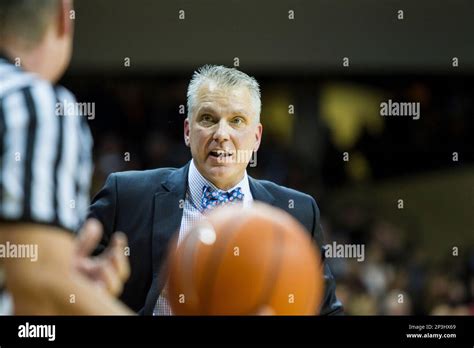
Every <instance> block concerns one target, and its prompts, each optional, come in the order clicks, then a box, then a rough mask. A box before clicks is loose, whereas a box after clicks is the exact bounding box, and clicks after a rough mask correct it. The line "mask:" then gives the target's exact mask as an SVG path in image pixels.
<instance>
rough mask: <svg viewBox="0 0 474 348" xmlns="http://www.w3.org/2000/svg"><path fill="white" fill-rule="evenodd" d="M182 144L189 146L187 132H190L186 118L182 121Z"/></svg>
mask: <svg viewBox="0 0 474 348" xmlns="http://www.w3.org/2000/svg"><path fill="white" fill-rule="evenodd" d="M183 128H184V143H185V144H186V146H187V147H189V146H190V140H189V132H190V124H189V119H188V118H187V117H186V118H185V119H184V127H183Z"/></svg>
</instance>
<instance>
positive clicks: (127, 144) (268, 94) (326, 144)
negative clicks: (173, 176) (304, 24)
mask: <svg viewBox="0 0 474 348" xmlns="http://www.w3.org/2000/svg"><path fill="white" fill-rule="evenodd" d="M64 82H65V84H66V86H67V87H69V88H70V89H71V90H73V91H74V92H75V93H76V95H77V96H78V99H79V101H85V102H94V103H95V104H96V114H97V115H96V117H95V119H94V120H91V121H90V126H91V129H92V131H93V135H94V139H95V148H94V156H95V166H96V168H95V175H94V181H93V183H94V184H93V193H95V192H97V190H98V189H99V188H100V187H101V186H102V185H103V183H104V181H105V179H106V178H107V176H108V175H109V174H110V173H112V172H117V171H124V170H141V169H151V168H157V167H168V166H171V167H180V166H182V165H184V164H185V163H186V162H187V161H188V160H190V158H191V156H190V153H189V149H188V148H186V147H185V146H184V142H183V121H184V118H185V116H186V115H185V108H184V106H185V105H186V99H185V96H186V87H187V79H186V78H183V79H178V80H176V78H163V77H160V78H151V77H147V78H145V77H137V78H133V79H131V78H120V77H107V78H98V77H74V76H70V77H67V78H66V80H65V81H64ZM260 82H261V86H262V103H263V105H262V107H263V110H262V122H263V124H264V137H263V143H262V146H261V149H260V151H259V152H258V158H257V166H256V167H255V168H249V174H250V175H252V176H255V177H257V178H260V179H267V180H271V181H274V182H276V183H280V184H282V185H286V186H289V187H293V188H295V189H298V190H301V191H304V192H307V193H309V194H311V195H313V196H314V197H316V198H317V200H318V203H319V205H320V207H321V209H322V211H323V212H324V207H325V203H326V202H328V201H329V200H330V197H331V190H332V189H333V188H336V187H343V186H349V187H350V186H351V185H357V184H359V183H361V182H362V183H367V182H369V183H370V182H376V181H380V180H384V179H386V178H389V177H396V176H400V175H409V174H411V173H416V172H420V171H431V170H437V169H442V168H447V167H449V166H452V165H453V161H452V152H453V151H457V152H459V153H460V154H461V155H462V156H463V163H469V162H470V163H474V153H473V150H472V149H474V141H473V139H474V138H473V137H472V136H471V134H472V132H473V131H474V119H473V118H472V117H471V116H470V115H472V114H473V113H474V103H473V102H472V100H471V96H472V94H473V92H474V91H473V89H474V88H473V86H472V84H468V83H467V81H464V80H462V79H460V78H457V79H456V78H452V80H451V81H450V82H448V83H446V82H445V79H442V78H438V79H436V78H425V79H422V78H420V79H414V78H412V79H411V80H410V79H405V78H404V77H399V78H395V77H390V78H382V77H378V78H365V79H363V78H354V79H352V80H351V81H350V82H348V81H345V80H336V81H335V82H334V81H332V80H331V81H322V82H319V83H318V84H315V83H314V82H312V81H309V82H308V80H307V79H301V81H300V80H297V81H294V80H291V81H286V82H285V81H284V82H281V81H277V82H275V81H274V80H271V79H267V80H265V79H262V80H261V81H260ZM295 86H297V87H295ZM388 98H391V99H394V100H402V101H417V102H420V103H421V118H420V120H418V121H413V120H411V119H397V120H393V119H390V120H382V117H381V116H380V114H379V107H378V105H379V104H380V101H382V100H386V99H388ZM289 105H292V106H293V107H294V113H292V112H290V111H289V110H290V108H289ZM348 125H351V127H350V128H349V127H348ZM408 125H409V126H408ZM344 152H348V153H350V154H351V156H352V157H351V161H349V162H345V161H344V160H343V154H344ZM322 217H323V228H324V230H325V233H326V241H328V242H329V241H333V240H334V241H337V242H338V243H357V244H361V243H362V244H364V245H365V260H364V262H358V261H357V260H355V259H336V258H334V259H329V262H330V264H331V267H332V270H333V273H334V275H335V277H336V279H337V286H338V289H337V293H338V296H339V298H340V299H341V301H342V302H343V304H344V306H345V310H346V312H347V313H348V314H356V315H365V314H366V315H371V314H387V315H396V314H471V315H472V314H474V302H473V301H474V249H472V250H471V251H470V252H466V251H463V252H460V253H459V256H456V257H454V256H453V257H450V258H448V259H446V260H441V261H433V260H432V258H431V257H430V255H429V254H428V253H427V252H426V251H425V250H424V249H423V245H422V244H421V243H419V242H418V241H417V240H416V239H414V238H408V237H407V236H409V235H416V233H411V234H410V233H409V232H413V231H405V230H403V228H401V227H400V226H398V225H397V224H396V223H393V222H391V221H388V220H386V219H384V218H382V217H380V216H372V215H371V211H369V210H367V209H365V208H363V207H361V206H357V205H354V204H352V205H348V206H347V207H346V208H345V209H343V210H342V211H341V212H340V213H339V214H335V215H334V216H330V215H329V214H324V213H323V214H322Z"/></svg>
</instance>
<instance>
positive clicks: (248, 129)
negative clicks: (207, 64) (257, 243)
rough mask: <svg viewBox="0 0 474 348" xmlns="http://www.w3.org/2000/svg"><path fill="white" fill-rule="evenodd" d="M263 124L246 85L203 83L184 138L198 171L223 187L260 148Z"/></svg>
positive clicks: (238, 177)
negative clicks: (231, 86)
mask: <svg viewBox="0 0 474 348" xmlns="http://www.w3.org/2000/svg"><path fill="white" fill-rule="evenodd" d="M261 137H262V125H261V123H259V122H258V115H257V114H256V110H255V107H254V104H253V102H252V97H251V94H250V92H249V90H248V88H247V87H235V88H229V89H223V88H221V87H219V86H217V84H216V83H215V82H213V81H208V82H205V83H203V84H202V85H201V86H200V88H199V90H198V93H197V96H196V105H195V107H194V111H193V114H192V117H191V120H189V119H186V120H185V121H184V138H185V142H186V145H187V146H189V147H190V148H191V154H192V156H193V159H194V163H195V165H196V167H197V169H198V170H199V172H200V173H201V174H202V175H203V176H204V177H205V178H206V179H207V180H209V181H210V182H212V183H213V184H214V185H216V186H217V187H218V188H220V189H222V190H228V189H230V188H232V187H233V186H235V185H236V184H237V183H238V182H239V181H240V180H241V179H242V178H243V175H244V172H245V169H246V168H247V165H248V163H249V161H250V159H251V154H252V152H253V151H257V150H258V147H259V146H260V139H261Z"/></svg>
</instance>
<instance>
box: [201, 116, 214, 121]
mask: <svg viewBox="0 0 474 348" xmlns="http://www.w3.org/2000/svg"><path fill="white" fill-rule="evenodd" d="M212 121H213V118H212V116H211V115H202V116H201V122H204V123H209V122H212Z"/></svg>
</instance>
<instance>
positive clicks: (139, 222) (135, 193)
mask: <svg viewBox="0 0 474 348" xmlns="http://www.w3.org/2000/svg"><path fill="white" fill-rule="evenodd" d="M188 169H189V163H188V164H187V165H186V166H184V167H182V168H179V169H175V168H160V169H154V170H147V171H131V172H120V173H114V174H111V175H110V176H109V177H108V178H107V181H106V183H105V186H104V187H103V188H102V190H101V191H100V192H99V193H98V194H97V195H96V197H95V198H94V199H93V202H92V205H91V207H90V213H89V217H95V218H97V219H99V220H100V221H101V222H102V224H103V225H104V238H103V240H102V242H101V244H100V247H99V249H98V252H100V251H101V250H103V249H104V248H105V247H106V246H107V244H108V243H109V240H110V236H111V234H112V233H113V232H115V231H122V232H124V233H125V234H126V235H127V237H128V242H129V247H130V266H131V270H132V272H131V276H130V279H129V280H128V281H127V283H126V284H125V287H124V291H123V293H122V296H121V300H122V301H123V302H124V303H126V304H127V305H128V306H129V307H130V308H132V309H133V310H134V311H136V312H139V313H140V314H145V315H151V314H152V313H153V308H154V306H155V303H156V301H157V299H158V295H159V294H160V292H161V289H162V288H163V286H164V285H165V282H166V276H165V275H164V274H163V273H164V272H160V270H161V269H162V266H163V264H164V261H165V258H166V251H167V247H168V243H169V242H170V239H171V238H172V237H173V235H174V233H175V232H177V231H179V228H180V224H181V217H182V215H183V209H182V207H183V204H180V203H183V202H184V199H185V193H186V189H187V181H188V180H187V178H188ZM249 182H250V190H251V192H252V196H253V198H254V200H257V201H262V202H265V203H268V204H270V205H273V206H275V207H278V208H281V209H283V210H285V211H287V212H288V213H290V214H291V215H293V216H294V217H295V218H296V219H297V220H298V221H300V222H301V223H302V224H303V225H304V226H305V227H306V229H307V230H308V231H310V232H311V234H312V236H313V238H315V240H316V242H317V244H318V245H319V246H321V245H322V241H323V236H322V231H321V226H320V224H319V209H318V206H317V205H316V202H315V201H314V199H313V198H312V197H311V196H309V195H306V194H304V193H301V192H298V191H295V190H292V189H289V188H286V187H282V186H279V185H276V184H274V183H272V182H269V181H263V180H256V179H253V178H251V177H249ZM290 200H293V206H294V207H293V208H292V209H289V208H288V206H289V202H290ZM324 275H325V282H326V284H325V285H326V289H325V295H324V301H323V305H322V310H321V314H341V313H342V306H341V303H340V302H339V301H338V300H337V299H336V295H335V287H336V284H335V281H334V278H333V276H332V274H331V271H330V270H329V266H328V265H327V264H326V263H325V265H324Z"/></svg>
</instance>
